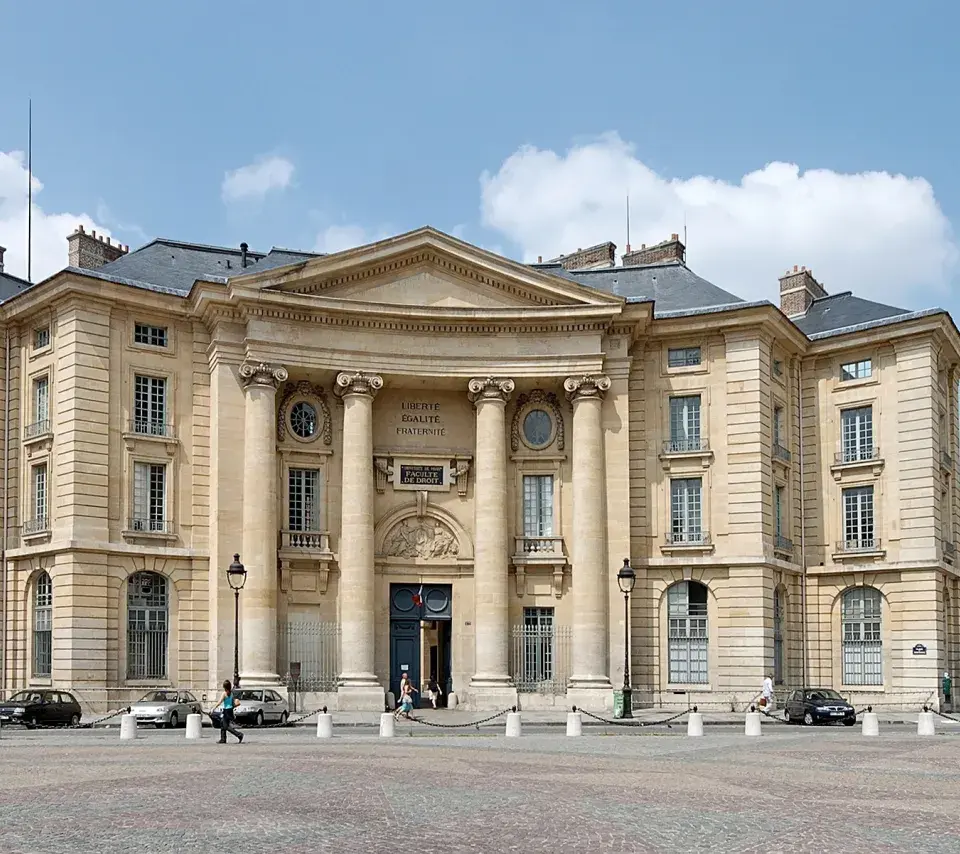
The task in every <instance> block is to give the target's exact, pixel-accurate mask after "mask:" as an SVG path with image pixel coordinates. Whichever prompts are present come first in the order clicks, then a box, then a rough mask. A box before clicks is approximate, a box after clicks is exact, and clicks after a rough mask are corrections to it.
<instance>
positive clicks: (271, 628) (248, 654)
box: [217, 362, 287, 685]
mask: <svg viewBox="0 0 960 854" xmlns="http://www.w3.org/2000/svg"><path fill="white" fill-rule="evenodd" d="M240 378H241V380H242V381H243V384H244V389H245V391H246V395H245V401H244V416H243V551H242V553H241V558H242V560H243V563H244V565H245V566H246V568H247V582H246V584H245V585H244V588H243V592H242V593H241V594H240V608H241V619H242V621H243V629H242V631H241V632H240V635H241V647H240V675H241V681H242V682H243V683H244V684H250V683H252V684H255V685H256V684H261V685H262V684H264V683H267V684H276V683H277V682H278V681H279V679H280V676H279V674H278V671H277V433H276V430H277V386H278V385H279V384H280V383H282V382H285V381H286V379H287V371H286V369H285V368H282V367H279V366H277V365H268V364H265V363H263V362H244V363H243V364H242V365H241V366H240ZM222 569H223V567H218V568H217V571H218V572H219V571H221V570H222Z"/></svg>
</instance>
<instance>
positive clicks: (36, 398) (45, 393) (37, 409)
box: [33, 377, 50, 423]
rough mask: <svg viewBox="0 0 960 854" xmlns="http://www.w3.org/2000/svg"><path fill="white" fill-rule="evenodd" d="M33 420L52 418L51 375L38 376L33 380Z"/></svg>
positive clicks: (39, 420) (42, 420) (36, 421)
mask: <svg viewBox="0 0 960 854" xmlns="http://www.w3.org/2000/svg"><path fill="white" fill-rule="evenodd" d="M33 420H34V422H35V423H41V422H44V421H49V420H50V379H49V377H37V378H36V379H35V380H34V381H33Z"/></svg>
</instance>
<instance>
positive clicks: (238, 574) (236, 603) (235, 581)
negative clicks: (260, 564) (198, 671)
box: [227, 555, 247, 688]
mask: <svg viewBox="0 0 960 854" xmlns="http://www.w3.org/2000/svg"><path fill="white" fill-rule="evenodd" d="M227 581H228V582H229V584H230V588H231V589H232V590H233V687H234V688H239V687H240V591H241V590H243V585H244V584H246V583H247V570H246V568H245V567H244V565H243V564H242V563H240V555H234V556H233V563H231V564H230V566H229V567H228V568H227Z"/></svg>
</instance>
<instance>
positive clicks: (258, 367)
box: [240, 362, 290, 390]
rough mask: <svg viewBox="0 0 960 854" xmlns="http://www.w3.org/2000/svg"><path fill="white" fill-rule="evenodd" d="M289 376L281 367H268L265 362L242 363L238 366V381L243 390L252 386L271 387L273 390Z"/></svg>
mask: <svg viewBox="0 0 960 854" xmlns="http://www.w3.org/2000/svg"><path fill="white" fill-rule="evenodd" d="M289 376H290V375H289V374H288V373H287V369H286V368H284V367H283V366H281V365H270V364H268V363H266V362H244V363H243V364H242V365H241V366H240V379H242V380H243V387H244V388H252V387H254V386H260V387H263V386H272V387H273V388H274V390H276V388H277V387H278V386H279V385H280V383H283V382H286V381H287V378H288V377H289Z"/></svg>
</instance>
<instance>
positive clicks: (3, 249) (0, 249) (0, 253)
mask: <svg viewBox="0 0 960 854" xmlns="http://www.w3.org/2000/svg"><path fill="white" fill-rule="evenodd" d="M6 251H7V247H6V246H0V273H2V272H3V253H4V252H6Z"/></svg>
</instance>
